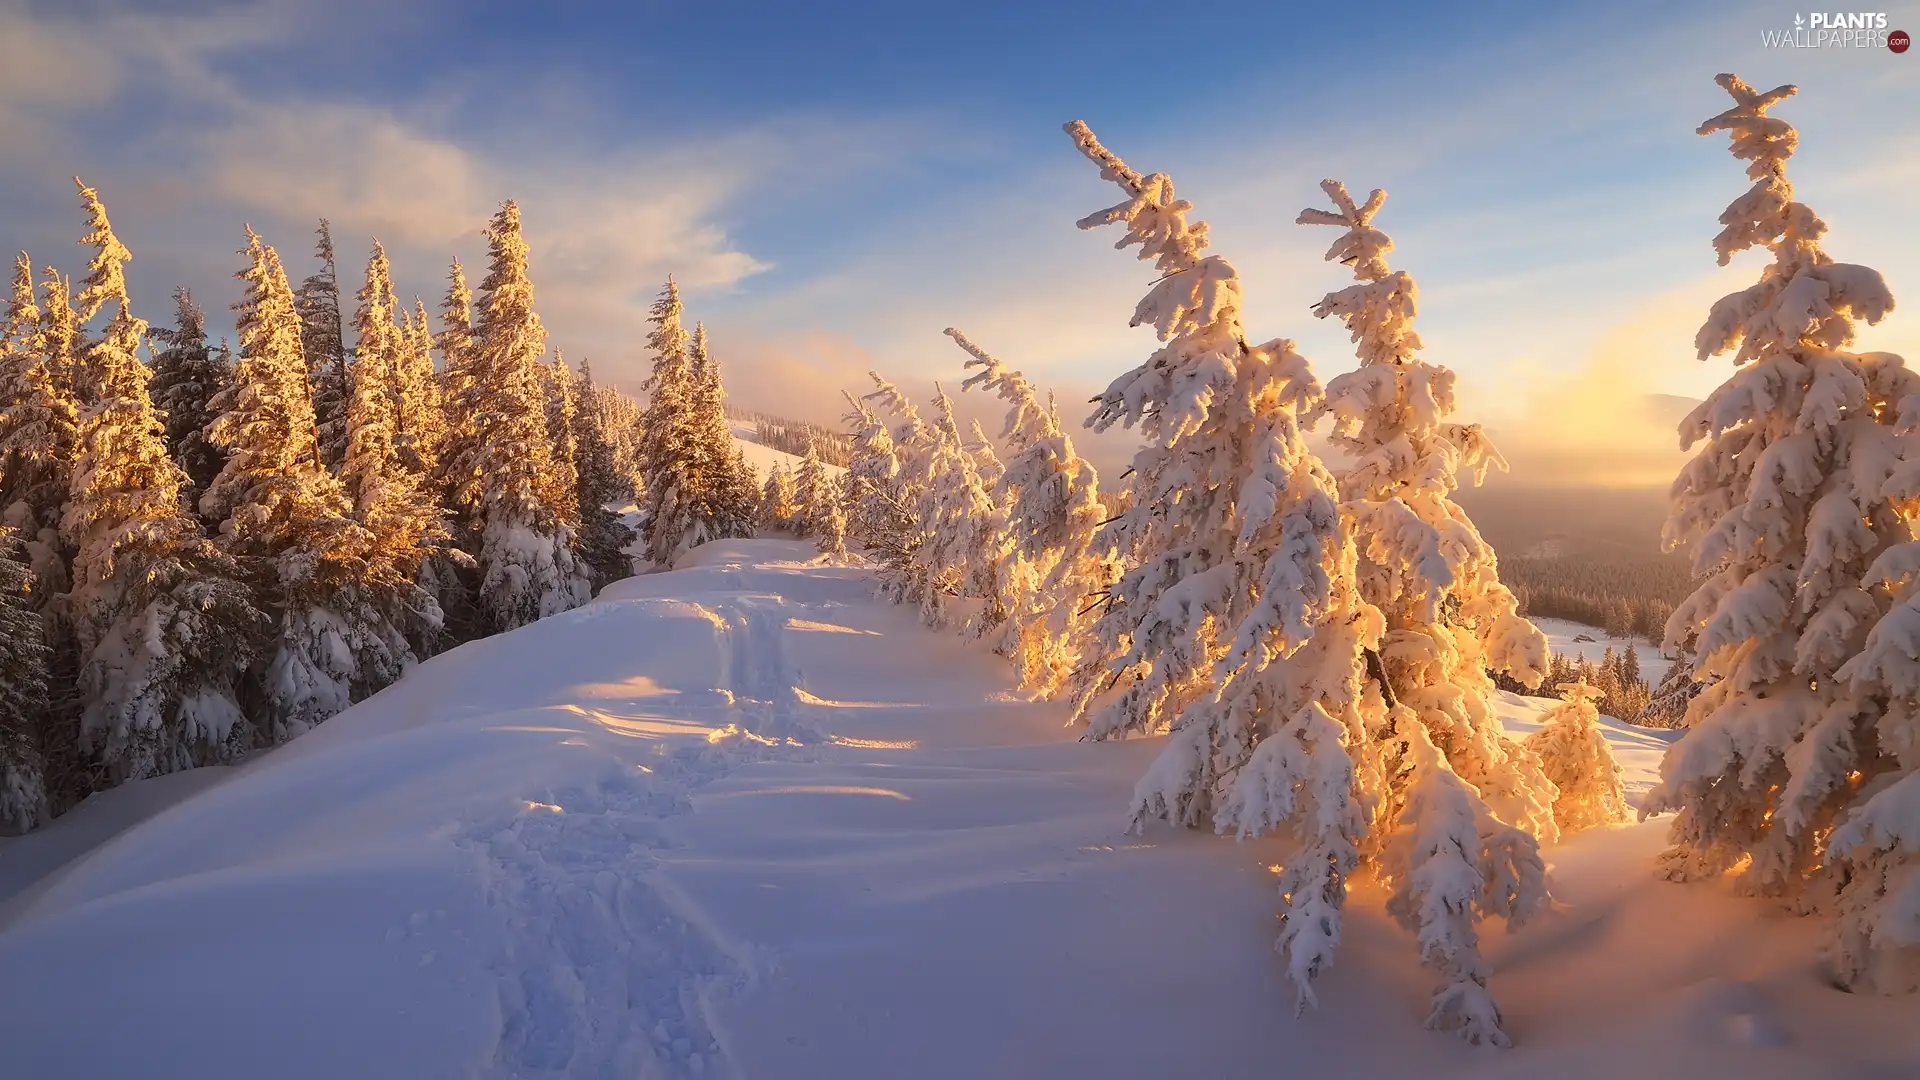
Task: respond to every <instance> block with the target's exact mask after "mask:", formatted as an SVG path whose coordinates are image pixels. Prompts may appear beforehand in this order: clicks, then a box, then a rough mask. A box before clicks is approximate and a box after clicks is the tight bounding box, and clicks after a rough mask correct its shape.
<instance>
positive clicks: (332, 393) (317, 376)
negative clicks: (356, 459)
mask: <svg viewBox="0 0 1920 1080" xmlns="http://www.w3.org/2000/svg"><path fill="white" fill-rule="evenodd" d="M314 237H315V239H314V247H313V257H314V258H316V259H318V260H320V270H319V272H317V273H315V274H314V275H313V276H312V277H309V278H308V279H307V280H305V281H303V282H301V283H300V289H299V291H298V292H296V293H295V294H294V310H295V311H297V312H299V315H300V347H301V351H302V353H303V355H305V357H306V360H307V377H308V379H309V380H310V381H311V384H312V386H313V413H314V423H315V425H316V426H317V429H318V431H319V433H320V436H319V438H320V457H321V460H322V461H324V462H325V464H326V466H327V468H329V469H338V468H339V467H340V462H341V461H342V460H344V459H345V458H346V456H347V395H348V394H349V393H351V387H350V384H349V381H348V375H347V337H346V330H345V327H344V325H343V322H342V316H341V313H340V275H339V274H338V273H337V272H336V270H335V263H334V257H333V231H332V229H331V228H330V227H329V226H328V224H327V219H326V218H321V219H320V227H319V228H317V229H315V230H314Z"/></svg>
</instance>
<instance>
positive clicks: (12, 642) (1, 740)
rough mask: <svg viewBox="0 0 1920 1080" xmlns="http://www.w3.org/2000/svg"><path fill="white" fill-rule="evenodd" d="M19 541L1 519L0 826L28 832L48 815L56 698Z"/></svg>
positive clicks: (29, 575) (38, 617) (28, 574)
mask: <svg viewBox="0 0 1920 1080" xmlns="http://www.w3.org/2000/svg"><path fill="white" fill-rule="evenodd" d="M18 547H19V537H18V534H16V533H15V532H14V531H13V530H12V529H11V528H9V527H7V526H5V525H0V829H4V830H8V831H13V832H25V831H27V830H28V829H31V828H33V827H34V826H36V825H39V824H41V823H42V822H44V821H45V820H46V819H47V817H48V809H49V808H48V804H47V780H46V766H45V762H44V761H43V760H42V758H41V754H40V739H39V729H40V725H41V723H42V718H43V717H44V716H45V715H46V713H47V711H48V709H49V708H50V707H51V703H50V701H49V699H48V693H47V663H48V659H49V650H48V648H47V645H46V641H45V640H44V635H43V633H42V629H41V623H40V616H39V615H37V614H35V613H34V610H33V604H32V592H33V573H32V571H30V570H29V569H28V568H27V566H26V565H25V564H24V563H22V562H19V561H18V560H17V558H16V556H17V555H18V554H19V551H18Z"/></svg>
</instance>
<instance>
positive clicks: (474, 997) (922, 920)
mask: <svg viewBox="0 0 1920 1080" xmlns="http://www.w3.org/2000/svg"><path fill="white" fill-rule="evenodd" d="M872 592H873V588H872V581H871V578H870V577H869V575H868V573H867V571H865V570H864V569H860V568H854V567H844V566H832V565H825V564H823V563H821V562H820V561H818V560H817V559H816V558H814V556H813V553H812V551H811V548H810V547H808V546H805V545H801V544H796V543H789V542H782V541H765V540H761V541H725V542H720V543H715V544H710V545H707V546H705V547H702V548H700V549H697V550H696V551H695V552H694V553H693V554H692V555H691V556H690V557H689V558H688V559H687V560H686V561H685V563H684V565H683V568H681V569H678V570H676V571H673V572H670V573H662V574H654V575H648V576H644V577H639V578H632V579H628V580H626V581H623V582H619V583H616V584H614V585H612V586H609V587H608V588H607V589H606V590H605V591H604V592H603V593H602V594H601V595H600V596H599V597H598V598H597V599H596V600H594V601H593V602H592V603H590V604H588V605H587V606H585V607H583V608H580V609H577V610H574V611H570V612H565V613H562V614H559V615H555V616H552V617H549V618H547V619H543V620H540V621H538V622H536V623H533V624H531V625H529V626H526V627H523V628H521V629H518V630H515V631H513V632H511V633H508V634H503V635H497V636H494V637H490V638H486V639H483V640H479V641H475V642H472V643H470V644H467V645H465V646H462V647H461V648H459V649H456V650H454V651H452V652H450V653H446V654H443V655H441V656H438V657H436V658H434V659H432V660H430V661H428V662H427V663H426V664H424V665H423V666H421V667H420V668H419V669H418V670H417V671H415V672H414V673H412V674H411V675H409V676H408V677H407V678H405V679H403V680H401V681H400V682H399V683H397V684H395V685H394V686H392V687H389V688H388V689H386V690H385V691H383V692H381V693H380V694H378V695H376V696H374V697H373V698H371V699H369V700H367V701H364V702H362V703H360V704H359V705H357V706H355V707H354V708H352V709H350V710H349V711H347V712H345V713H343V714H341V715H340V716H338V717H335V718H334V719H332V720H331V721H329V722H328V723H326V724H325V725H322V726H321V727H319V728H317V729H315V730H314V731H313V732H311V733H310V734H308V735H306V736H303V737H302V738H300V739H298V740H296V741H294V742H292V743H290V744H288V745H286V746H283V747H280V748H278V749H275V750H273V751H272V752H270V753H266V754H262V755H258V756H256V757H255V758H254V759H252V760H250V761H248V762H247V763H245V764H243V765H241V766H239V767H237V768H233V769H227V770H221V771H219V772H217V773H215V772H213V771H211V770H199V771H196V772H195V773H188V774H181V776H175V777H162V778H159V780H156V781H143V782H140V783H136V784H131V785H128V786H126V787H124V788H122V789H120V790H118V791H115V792H109V793H106V794H104V795H102V796H98V797H97V801H98V802H99V804H100V806H99V810H100V811H101V813H100V814H99V815H93V816H99V817H101V819H102V820H105V819H106V818H110V817H112V816H113V815H112V811H113V810H114V809H115V804H116V803H120V804H129V805H130V804H131V803H132V802H133V801H136V800H141V799H143V798H146V795H145V787H146V785H151V784H165V783H168V782H169V781H177V780H180V779H182V778H183V777H186V776H193V777H201V778H204V777H206V776H207V775H209V774H210V773H211V774H212V775H214V776H217V777H220V779H219V782H218V783H215V784H213V785H212V786H209V787H204V789H203V790H199V791H197V792H179V793H175V794H176V795H179V796H184V797H180V798H178V800H177V801H175V802H174V804H173V805H171V806H170V807H168V808H166V809H164V810H161V811H160V812H158V813H157V814H154V815H153V816H152V817H151V818H149V819H147V820H144V821H141V822H139V823H137V824H134V825H132V826H131V827H130V828H127V829H126V830H125V831H124V832H121V833H120V834H119V835H117V836H115V837H113V838H112V839H111V840H108V841H107V842H105V843H104V844H101V845H100V846H98V847H97V848H95V849H92V850H88V851H85V852H84V853H81V854H79V855H78V856H77V857H74V858H72V859H71V861H69V862H67V863H66V864H64V865H59V866H57V867H56V866H51V865H48V864H50V863H53V862H57V861H58V860H57V858H56V857H55V853H58V852H59V851H60V847H61V845H68V846H69V847H84V846H85V845H86V843H88V842H91V841H92V840H95V839H97V837H82V838H79V839H78V840H75V839H74V838H72V837H70V835H69V834H71V833H73V832H74V831H75V830H79V829H85V828H88V827H89V820H90V811H93V810H94V809H95V807H94V806H93V805H92V804H89V806H87V807H82V808H81V810H79V811H76V812H75V813H74V814H72V815H70V816H69V817H67V818H65V819H62V820H61V821H58V822H56V823H55V824H54V825H52V826H50V827H48V828H46V829H44V830H41V831H39V832H36V833H34V834H31V835H29V836H27V837H24V838H19V839H14V840H11V841H8V842H6V846H4V847H0V866H6V865H13V864H17V863H18V862H21V861H33V862H35V865H36V866H37V867H38V868H39V869H40V870H41V871H42V872H46V871H51V872H50V874H49V875H48V876H46V877H45V878H44V879H42V880H38V881H36V882H25V883H23V882H20V881H7V882H5V885H6V886H7V891H8V892H10V893H12V894H13V895H12V898H11V899H10V900H0V1046H4V1047H5V1048H6V1049H5V1059H6V1063H7V1069H6V1071H7V1073H8V1074H9V1075H19V1076H107V1075H120V1076H131V1075H142V1076H169V1077H171V1076H181V1077H186V1076H192V1077H195V1078H196V1080H226V1078H233V1080H240V1078H248V1080H251V1078H255V1077H261V1076H274V1077H285V1078H298V1077H314V1078H322V1077H325V1078H337V1077H342V1076H355V1077H365V1078H376V1077H394V1078H400V1077H405V1078H409V1080H426V1078H435V1077H448V1078H451V1077H466V1076H474V1075H478V1076H483V1077H501V1078H504V1077H562V1076H565V1077H600V1076H639V1077H675V1078H678V1077H708V1076H720V1077H768V1078H773V1077H782V1078H785V1077H834V1078H839V1080H883V1078H894V1077H902V1076H913V1077H923V1078H946V1077H952V1078H963V1077H964V1078H976V1077H981V1076H996V1077H1033V1078H1043V1077H1044V1078H1057V1077H1062V1076H1108V1077H1152V1076H1222V1077H1241V1076H1257V1075H1272V1074H1273V1071H1274V1069H1275V1068H1276V1067H1278V1066H1279V1065H1280V1064H1284V1065H1285V1066H1286V1068H1287V1069H1289V1070H1301V1071H1304V1072H1318V1071H1327V1070H1335V1071H1338V1072H1339V1073H1340V1074H1341V1075H1351V1076H1387V1075H1409V1076H1410V1075H1419V1076H1432V1077H1443V1076H1476V1077H1478V1076H1487V1077H1496V1076H1497V1077H1521V1076H1526V1077H1543V1076H1552V1077H1557V1078H1574V1080H1578V1078H1587V1077H1592V1078H1596V1080H1597V1078H1602V1077H1615V1076H1619V1075H1622V1073H1623V1071H1624V1072H1630V1073H1631V1074H1632V1075H1635V1076H1644V1077H1676V1078H1677V1077H1694V1076H1705V1075H1738V1076H1742V1077H1746V1078H1750V1080H1764V1078H1771V1077H1778V1078H1781V1080H1789V1078H1791V1080H1801V1078H1805V1077H1814V1076H1818V1077H1823V1078H1824V1077H1835V1078H1839V1077H1861V1078H1866V1077H1891V1076H1895V1075H1903V1074H1902V1073H1901V1072H1900V1069H1901V1068H1902V1067H1904V1066H1906V1065H1911V1063H1913V1062H1914V1061H1916V1060H1920V1033H1916V1032H1915V1030H1914V1028H1913V1026H1912V1025H1911V1024H1906V1023H1902V1022H1901V1021H1902V1018H1903V1017H1905V1016H1906V1015H1907V1013H1908V1012H1909V1011H1910V1008H1911V1004H1910V1002H1906V1001H1904V1000H1902V999H1898V998H1879V997H1873V996H1869V995H1848V994H1843V993H1840V992H1839V991H1837V990H1835V989H1834V988H1833V987H1831V986H1830V985H1828V984H1827V983H1826V982H1825V981H1824V979H1823V978H1822V976H1821V974H1820V973H1819V972H1818V970H1817V967H1816V964H1815V955H1814V949H1815V945H1814V942H1815V939H1816V937H1817V934H1816V930H1815V928H1814V927H1813V926H1812V925H1810V924H1808V923H1803V922H1800V921H1797V920H1794V919H1791V918H1789V917H1786V916H1784V915H1781V914H1778V913H1776V912H1773V911H1771V910H1769V909H1767V908H1766V907H1764V906H1763V905H1757V904H1754V903H1752V902H1751V901H1746V900H1741V899H1737V898H1735V897H1733V896H1731V895H1729V894H1728V893H1727V892H1726V891H1725V890H1724V889H1722V888H1719V887H1690V888H1681V887H1676V886H1672V885H1668V884H1665V883H1662V882H1659V881H1656V880H1655V879H1654V876H1653V874H1652V873H1651V871H1650V869H1649V867H1650V858H1651V856H1652V854H1653V852H1654V851H1655V850H1656V849H1657V848H1659V847H1660V846H1661V845H1662V843H1663V842H1664V825H1665V822H1664V821H1654V822H1649V823H1647V824H1644V825H1638V826H1624V827H1616V828H1603V829H1598V830H1593V831H1590V832H1587V833H1583V834H1581V835H1579V836H1578V837H1577V838H1576V839H1575V840H1574V841H1572V842H1571V843H1566V844H1562V845H1560V846H1558V847H1549V848H1548V849H1546V855H1547V858H1548V861H1549V862H1550V864H1551V872H1552V884H1553V888H1554V891H1555V896H1556V898H1557V902H1556V903H1555V905H1554V907H1553V910H1551V911H1549V912H1547V913H1545V914H1543V915H1541V916H1539V917H1538V918H1536V919H1535V920H1534V921H1533V922H1531V923H1530V924H1528V925H1527V926H1525V927H1524V928H1521V929H1519V930H1516V931H1512V932H1508V931H1506V930H1504V929H1497V928H1493V927H1491V926H1490V927H1489V928H1488V929H1487V930H1486V935H1487V937H1486V941H1485V943H1484V944H1485V949H1486V952H1487V955H1488V958H1489V960H1490V962H1491V965H1492V968H1493V975H1492V980H1493V983H1494V985H1495V986H1496V987H1497V988H1498V989H1499V992H1500V993H1501V997H1502V1001H1503V1003H1504V1004H1505V1008H1506V1012H1507V1017H1506V1023H1507V1028H1508V1030H1509V1032H1510V1033H1511V1034H1512V1035H1513V1037H1514V1040H1515V1043H1516V1046H1515V1048H1514V1049H1513V1050H1511V1051H1509V1052H1506V1053H1497V1052H1493V1051H1489V1050H1486V1049H1482V1048H1473V1047H1469V1046H1467V1045H1465V1044H1463V1043H1460V1042H1459V1041H1458V1040H1453V1039H1447V1038H1442V1037H1440V1036H1437V1035H1433V1034H1429V1033H1426V1032H1423V1031H1421V1030H1420V1020H1421V1017H1422V1016H1423V1015H1424V1014H1425V1013H1426V1011H1427V1007H1428V1006H1427V996H1428V993H1429V991H1430V989H1431V986H1430V982H1429V977H1428V976H1427V975H1426V974H1424V973H1423V972H1422V971H1421V969H1420V968H1419V966H1418V963H1417V958H1416V956H1415V955H1414V954H1413V952H1412V951H1411V950H1410V949H1408V948H1407V947H1406V945H1405V937H1406V935H1405V933H1404V932H1403V931H1401V930H1400V929H1398V928H1397V927H1396V926H1394V924H1393V923H1392V922H1391V921H1390V920H1389V919H1388V917H1387V915H1386V913H1385V911H1384V910H1383V908H1382V902H1383V897H1382V894H1381V892H1380V891H1379V890H1378V889H1377V888H1376V887H1375V886H1373V885H1372V884H1370V883H1369V882H1368V881H1367V880H1365V879H1362V880H1358V881H1356V882H1355V883H1354V891H1353V896H1352V899H1351V901H1350V904H1349V911H1348V915H1347V918H1346V921H1345V935H1346V941H1345V943H1344V944H1343V947H1342V950H1341V953H1340V955H1339V961H1338V964H1337V965H1336V966H1335V968H1334V969H1333V970H1332V971H1330V972H1328V973H1327V974H1326V975H1324V976H1322V978H1321V979H1320V980H1319V983H1318V984H1317V985H1318V986H1319V987H1320V988H1321V989H1320V991H1319V993H1320V997H1321V1007H1320V1009H1318V1010H1317V1011H1314V1012H1310V1013H1308V1014H1307V1015H1306V1016H1304V1017H1301V1018H1298V1019H1294V1018H1290V1017H1289V1016H1288V1004H1289V1001H1290V996H1289V991H1288V988H1287V986H1286V977H1285V971H1284V966H1283V964H1282V962H1281V961H1280V959H1279V958H1277V957H1276V956H1274V954H1273V953H1272V951H1271V950H1270V948H1269V947H1268V946H1269V942H1270V941H1271V939H1272V936H1273V923H1272V910H1273V906H1274V897H1273V895H1272V893H1273V879H1272V876H1271V874H1270V872H1269V869H1268V864H1269V863H1270V862H1272V861H1273V860H1274V849H1273V848H1272V847H1271V846H1270V845H1271V844H1272V843H1273V842H1272V841H1269V840H1257V841H1248V842H1242V843H1233V842H1230V841H1226V840H1221V839H1217V838H1215V837H1213V836H1212V835H1210V834H1209V833H1205V832H1188V831H1180V830H1171V829H1167V828H1165V827H1160V828H1153V829H1149V830H1147V831H1146V832H1145V833H1144V834H1140V835H1128V834H1126V833H1125V832H1124V826H1125V824H1126V822H1125V815H1124V814H1123V813H1122V810H1123V808H1124V806H1125V804H1126V802H1127V797H1128V792H1129V790H1130V789H1131V788H1132V786H1133V784H1134V781H1135V779H1136V778H1137V777H1138V776H1139V775H1140V773H1141V772H1142V770H1143V769H1144V768H1145V767H1146V765H1147V763H1148V762H1149V761H1150V760H1151V759H1152V758H1153V757H1154V756H1155V754H1156V753H1157V752H1158V750H1159V745H1160V743H1161V742H1162V741H1163V740H1159V739H1146V740H1130V741H1126V742H1113V743H1084V742H1079V741H1076V739H1075V734H1076V733H1075V732H1074V731H1072V730H1069V729H1068V728H1066V727H1065V726H1064V724H1065V715H1064V713H1063V711H1062V710H1061V709H1060V708H1059V707H1057V706H1054V705H1049V704H1036V703H1030V702H1028V701H1026V700H1023V699H1022V697H1021V696H1020V695H1017V694H1015V693H1013V692H1011V690H1010V688H1009V685H1008V672H1007V668H1006V665H1005V663H1004V662H1003V661H1001V660H999V659H998V658H996V657H993V656H991V655H988V654H987V653H986V652H985V651H984V650H982V649H980V648H979V647H978V646H975V645H971V644H969V643H965V642H963V641H960V640H959V639H957V638H955V637H954V636H952V635H949V634H942V633H937V632H934V631H930V630H927V629H925V628H923V627H921V626H920V625H919V624H918V622H917V620H915V619H914V618H913V616H912V614H911V613H910V612H908V611H907V610H905V609H902V608H899V607H896V606H893V605H889V604H885V603H881V602H878V601H876V600H874V599H873V596H872ZM1548 704H1549V703H1547V702H1543V701H1539V700H1537V699H1529V698H1519V697H1514V696H1511V695H1501V696H1500V697H1499V699H1498V707H1499V710H1500V713H1501V717H1502V720H1503V722H1504V723H1505V724H1506V726H1507V728H1508V729H1509V731H1511V732H1514V733H1516V734H1520V733H1524V732H1526V731H1528V730H1530V729H1531V727H1532V726H1534V725H1535V724H1537V722H1538V719H1539V716H1540V714H1541V712H1542V710H1543V708H1544V707H1545V706H1546V705H1548ZM1606 731H1607V736H1608V739H1609V741H1610V742H1611V743H1612V744H1613V747H1614V750H1615V753H1616V754H1617V756H1618V757H1619V759H1620V761H1621V762H1622V764H1623V766H1624V768H1625V769H1626V770H1627V777H1626V779H1627V786H1628V788H1629V791H1630V792H1631V793H1636V794H1637V793H1638V792H1639V791H1642V790H1644V789H1645V788H1646V787H1647V786H1648V785H1649V783H1650V782H1651V780H1652V777H1653V773H1654V770H1655V769H1656V768H1657V761H1658V755H1659V753H1660V751H1661V750H1662V749H1664V746H1665V740H1666V739H1667V738H1668V737H1669V736H1670V733H1655V732H1645V731H1640V730H1637V729H1631V728H1628V727H1626V726H1625V725H1619V724H1613V723H1611V722H1609V723H1608V725H1607V727H1606ZM153 801H154V802H155V803H164V802H165V801H167V800H166V799H165V798H155V799H154V800H153ZM139 811H140V808H138V807H135V808H133V809H131V810H129V811H128V812H127V813H126V815H125V816H127V817H135V816H138V813H139ZM116 824H124V822H119V823H116ZM95 828H96V829H98V830H99V831H110V829H109V828H108V827H107V826H95ZM36 852H39V853H40V854H38V855H36ZM65 854H67V855H71V854H73V853H72V852H71V851H67V852H65ZM104 1017H111V1018H112V1028H113V1033H112V1037H110V1038H102V1037H100V1031H101V1023H102V1020H103V1018H104Z"/></svg>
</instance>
